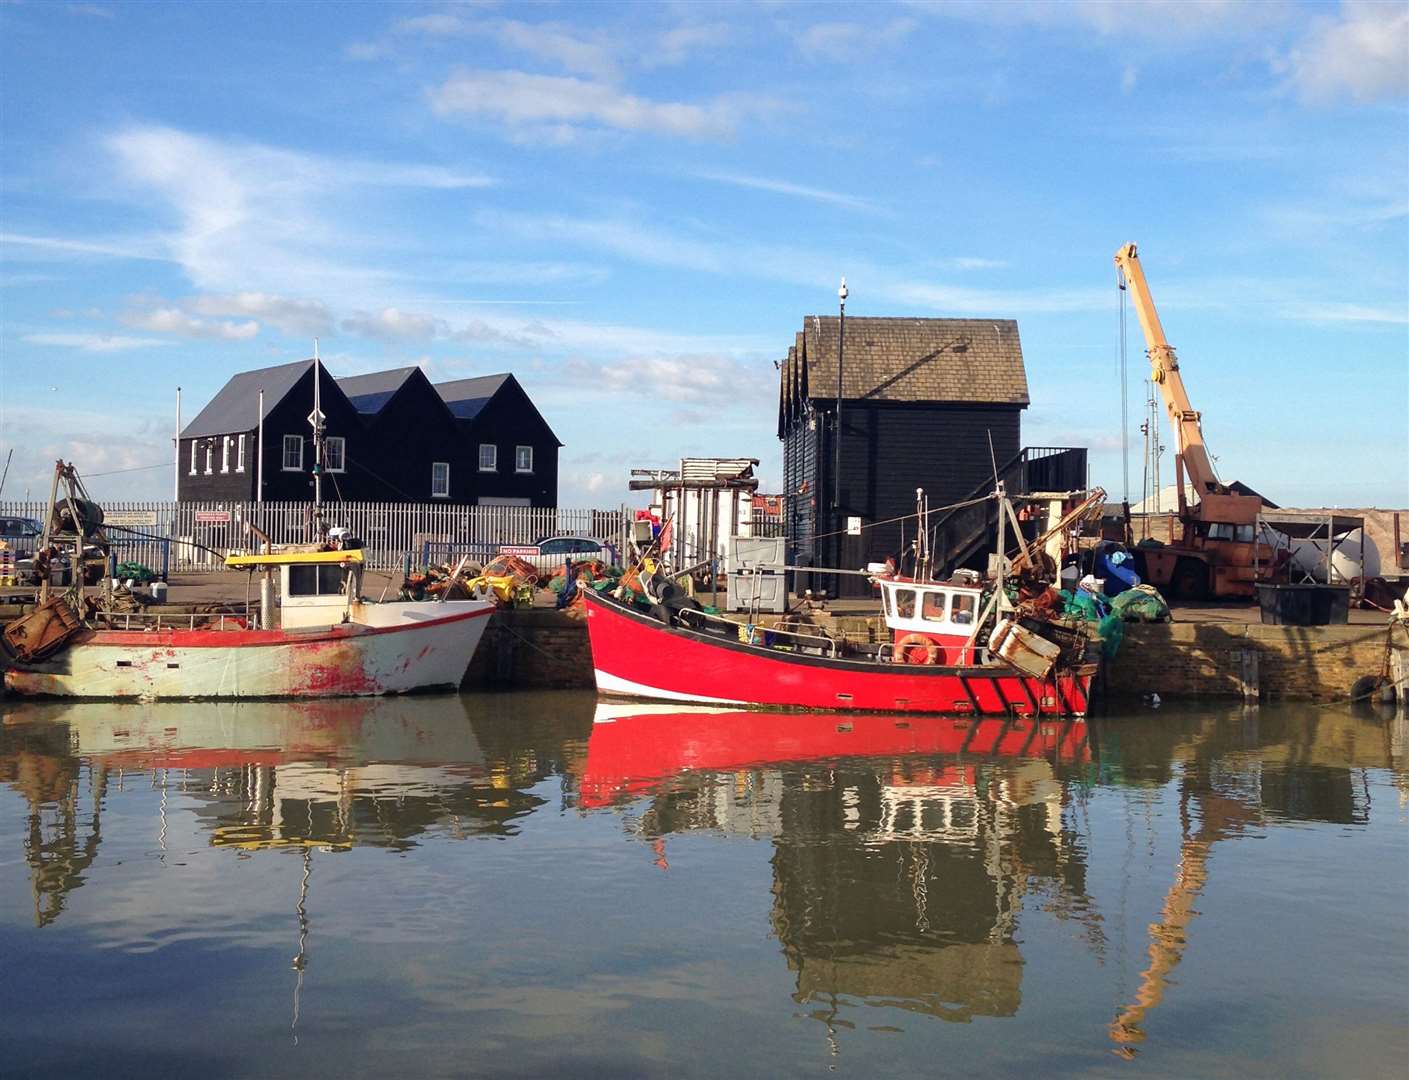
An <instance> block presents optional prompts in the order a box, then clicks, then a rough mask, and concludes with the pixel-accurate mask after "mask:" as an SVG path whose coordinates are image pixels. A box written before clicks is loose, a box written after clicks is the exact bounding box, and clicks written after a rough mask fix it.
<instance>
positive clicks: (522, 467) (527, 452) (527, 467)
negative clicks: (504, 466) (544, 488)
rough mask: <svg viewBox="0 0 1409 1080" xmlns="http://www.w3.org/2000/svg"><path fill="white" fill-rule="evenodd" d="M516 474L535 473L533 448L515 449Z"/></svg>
mask: <svg viewBox="0 0 1409 1080" xmlns="http://www.w3.org/2000/svg"><path fill="white" fill-rule="evenodd" d="M514 472H525V473H531V472H533V447H531V446H516V447H514Z"/></svg>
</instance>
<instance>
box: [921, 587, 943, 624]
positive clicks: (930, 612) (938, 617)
mask: <svg viewBox="0 0 1409 1080" xmlns="http://www.w3.org/2000/svg"><path fill="white" fill-rule="evenodd" d="M948 600H949V597H948V595H947V594H945V593H942V592H927V593H925V598H924V602H923V603H922V604H921V605H920V617H921V618H923V619H925V620H927V621H929V622H944V618H945V609H946V608H947V607H948Z"/></svg>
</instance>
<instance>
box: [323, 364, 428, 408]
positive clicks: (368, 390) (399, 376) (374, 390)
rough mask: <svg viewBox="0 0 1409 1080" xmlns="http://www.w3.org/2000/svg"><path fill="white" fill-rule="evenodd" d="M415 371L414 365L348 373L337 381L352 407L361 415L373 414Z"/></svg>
mask: <svg viewBox="0 0 1409 1080" xmlns="http://www.w3.org/2000/svg"><path fill="white" fill-rule="evenodd" d="M415 372H416V368H414V367H404V368H393V369H392V370H391V371H373V372H370V373H368V374H366V375H349V376H347V377H346V378H344V379H339V380H338V381H337V382H338V386H339V387H341V388H342V392H343V393H344V394H346V395H347V400H348V401H350V402H352V407H353V408H354V409H356V410H357V411H358V412H359V413H361V414H362V415H363V416H375V415H376V414H377V413H379V412H380V411H381V409H382V406H383V405H385V404H386V403H387V402H388V401H390V400H391V399H392V397H393V396H394V395H395V394H396V392H397V391H398V390H400V389H401V388H402V387H403V386H404V385H405V384H406V380H407V379H409V378H410V377H411V376H412V375H413V374H415Z"/></svg>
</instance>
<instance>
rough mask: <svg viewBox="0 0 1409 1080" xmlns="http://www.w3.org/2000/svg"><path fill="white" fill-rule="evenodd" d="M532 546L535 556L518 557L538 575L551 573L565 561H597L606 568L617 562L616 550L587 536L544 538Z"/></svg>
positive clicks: (602, 541) (603, 541) (604, 542)
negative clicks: (536, 549)
mask: <svg viewBox="0 0 1409 1080" xmlns="http://www.w3.org/2000/svg"><path fill="white" fill-rule="evenodd" d="M533 546H534V547H536V548H538V554H537V555H520V556H519V557H520V558H521V559H523V561H524V562H526V563H528V564H529V565H530V566H532V567H533V568H534V569H535V570H537V571H538V572H539V573H540V574H551V573H553V572H554V571H555V570H557V569H558V567H560V566H562V565H563V562H564V561H565V560H567V559H571V560H572V561H573V562H575V563H577V562H585V561H586V560H588V559H597V560H600V561H601V562H603V563H605V564H606V565H607V566H615V565H616V562H617V554H616V548H614V547H612V545H611V544H608V543H607V542H606V541H605V540H594V539H592V538H591V537H587V536H546V537H544V538H543V539H542V540H540V541H538V543H537V544H535V545H533Z"/></svg>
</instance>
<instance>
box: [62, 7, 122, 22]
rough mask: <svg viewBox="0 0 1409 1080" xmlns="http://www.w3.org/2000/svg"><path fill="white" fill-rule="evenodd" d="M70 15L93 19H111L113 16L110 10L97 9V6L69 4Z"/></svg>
mask: <svg viewBox="0 0 1409 1080" xmlns="http://www.w3.org/2000/svg"><path fill="white" fill-rule="evenodd" d="M68 11H69V14H70V15H87V16H88V17H89V18H93V19H111V18H114V17H115V16H114V14H113V11H112V9H111V8H105V7H99V6H98V5H97V4H70V5H69V6H68Z"/></svg>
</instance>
